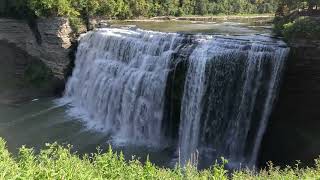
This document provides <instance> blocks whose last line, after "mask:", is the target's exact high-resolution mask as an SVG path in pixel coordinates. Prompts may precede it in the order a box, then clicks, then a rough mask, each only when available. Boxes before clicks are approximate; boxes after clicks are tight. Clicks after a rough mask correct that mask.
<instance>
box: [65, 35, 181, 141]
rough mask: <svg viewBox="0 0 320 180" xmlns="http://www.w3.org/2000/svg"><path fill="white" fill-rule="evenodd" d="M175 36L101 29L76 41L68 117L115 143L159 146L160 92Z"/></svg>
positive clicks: (175, 44) (176, 44) (177, 43)
mask: <svg viewBox="0 0 320 180" xmlns="http://www.w3.org/2000/svg"><path fill="white" fill-rule="evenodd" d="M181 40H182V38H180V37H178V36H177V34H167V33H154V32H148V31H139V30H138V31H129V30H123V29H104V30H99V31H96V32H89V33H88V34H86V35H85V36H83V37H82V38H81V43H80V45H79V47H78V52H77V56H76V66H75V70H74V72H73V75H72V78H70V80H69V82H68V85H67V88H66V95H65V98H66V99H68V100H69V101H71V102H72V104H73V107H74V108H72V109H71V113H72V114H79V113H80V114H81V113H83V112H87V113H86V114H87V117H86V122H87V123H88V124H89V125H90V126H91V127H94V128H96V129H98V130H101V131H104V132H108V133H110V134H112V135H113V137H114V139H115V140H117V141H118V142H119V143H126V142H130V143H134V144H135V143H145V144H150V145H160V141H161V137H162V132H161V125H162V120H163V118H162V117H163V111H164V100H165V97H164V96H165V87H166V81H167V76H168V72H169V69H170V67H171V62H172V61H171V56H172V55H173V54H174V53H175V52H176V51H177V49H178V48H179V46H180V45H181Z"/></svg>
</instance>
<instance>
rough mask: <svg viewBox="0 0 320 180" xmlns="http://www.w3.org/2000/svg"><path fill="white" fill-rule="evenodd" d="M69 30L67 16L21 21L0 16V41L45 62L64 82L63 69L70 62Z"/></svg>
mask: <svg viewBox="0 0 320 180" xmlns="http://www.w3.org/2000/svg"><path fill="white" fill-rule="evenodd" d="M71 32H72V29H71V27H70V25H69V21H68V19H67V18H49V19H38V20H37V22H36V23H32V24H30V23H28V22H27V21H24V20H16V19H0V41H1V43H2V44H5V43H6V44H11V46H12V45H13V46H15V47H16V48H17V49H19V50H22V51H24V52H26V53H27V54H28V55H30V56H32V57H33V58H35V59H39V60H41V61H42V62H44V64H46V65H47V66H48V67H49V69H50V70H51V71H52V72H53V75H54V76H55V77H56V78H57V79H60V80H63V81H64V71H65V69H66V68H67V66H68V65H69V63H70V60H69V52H70V47H71V45H72V43H71V38H70V34H71ZM0 58H1V57H0Z"/></svg>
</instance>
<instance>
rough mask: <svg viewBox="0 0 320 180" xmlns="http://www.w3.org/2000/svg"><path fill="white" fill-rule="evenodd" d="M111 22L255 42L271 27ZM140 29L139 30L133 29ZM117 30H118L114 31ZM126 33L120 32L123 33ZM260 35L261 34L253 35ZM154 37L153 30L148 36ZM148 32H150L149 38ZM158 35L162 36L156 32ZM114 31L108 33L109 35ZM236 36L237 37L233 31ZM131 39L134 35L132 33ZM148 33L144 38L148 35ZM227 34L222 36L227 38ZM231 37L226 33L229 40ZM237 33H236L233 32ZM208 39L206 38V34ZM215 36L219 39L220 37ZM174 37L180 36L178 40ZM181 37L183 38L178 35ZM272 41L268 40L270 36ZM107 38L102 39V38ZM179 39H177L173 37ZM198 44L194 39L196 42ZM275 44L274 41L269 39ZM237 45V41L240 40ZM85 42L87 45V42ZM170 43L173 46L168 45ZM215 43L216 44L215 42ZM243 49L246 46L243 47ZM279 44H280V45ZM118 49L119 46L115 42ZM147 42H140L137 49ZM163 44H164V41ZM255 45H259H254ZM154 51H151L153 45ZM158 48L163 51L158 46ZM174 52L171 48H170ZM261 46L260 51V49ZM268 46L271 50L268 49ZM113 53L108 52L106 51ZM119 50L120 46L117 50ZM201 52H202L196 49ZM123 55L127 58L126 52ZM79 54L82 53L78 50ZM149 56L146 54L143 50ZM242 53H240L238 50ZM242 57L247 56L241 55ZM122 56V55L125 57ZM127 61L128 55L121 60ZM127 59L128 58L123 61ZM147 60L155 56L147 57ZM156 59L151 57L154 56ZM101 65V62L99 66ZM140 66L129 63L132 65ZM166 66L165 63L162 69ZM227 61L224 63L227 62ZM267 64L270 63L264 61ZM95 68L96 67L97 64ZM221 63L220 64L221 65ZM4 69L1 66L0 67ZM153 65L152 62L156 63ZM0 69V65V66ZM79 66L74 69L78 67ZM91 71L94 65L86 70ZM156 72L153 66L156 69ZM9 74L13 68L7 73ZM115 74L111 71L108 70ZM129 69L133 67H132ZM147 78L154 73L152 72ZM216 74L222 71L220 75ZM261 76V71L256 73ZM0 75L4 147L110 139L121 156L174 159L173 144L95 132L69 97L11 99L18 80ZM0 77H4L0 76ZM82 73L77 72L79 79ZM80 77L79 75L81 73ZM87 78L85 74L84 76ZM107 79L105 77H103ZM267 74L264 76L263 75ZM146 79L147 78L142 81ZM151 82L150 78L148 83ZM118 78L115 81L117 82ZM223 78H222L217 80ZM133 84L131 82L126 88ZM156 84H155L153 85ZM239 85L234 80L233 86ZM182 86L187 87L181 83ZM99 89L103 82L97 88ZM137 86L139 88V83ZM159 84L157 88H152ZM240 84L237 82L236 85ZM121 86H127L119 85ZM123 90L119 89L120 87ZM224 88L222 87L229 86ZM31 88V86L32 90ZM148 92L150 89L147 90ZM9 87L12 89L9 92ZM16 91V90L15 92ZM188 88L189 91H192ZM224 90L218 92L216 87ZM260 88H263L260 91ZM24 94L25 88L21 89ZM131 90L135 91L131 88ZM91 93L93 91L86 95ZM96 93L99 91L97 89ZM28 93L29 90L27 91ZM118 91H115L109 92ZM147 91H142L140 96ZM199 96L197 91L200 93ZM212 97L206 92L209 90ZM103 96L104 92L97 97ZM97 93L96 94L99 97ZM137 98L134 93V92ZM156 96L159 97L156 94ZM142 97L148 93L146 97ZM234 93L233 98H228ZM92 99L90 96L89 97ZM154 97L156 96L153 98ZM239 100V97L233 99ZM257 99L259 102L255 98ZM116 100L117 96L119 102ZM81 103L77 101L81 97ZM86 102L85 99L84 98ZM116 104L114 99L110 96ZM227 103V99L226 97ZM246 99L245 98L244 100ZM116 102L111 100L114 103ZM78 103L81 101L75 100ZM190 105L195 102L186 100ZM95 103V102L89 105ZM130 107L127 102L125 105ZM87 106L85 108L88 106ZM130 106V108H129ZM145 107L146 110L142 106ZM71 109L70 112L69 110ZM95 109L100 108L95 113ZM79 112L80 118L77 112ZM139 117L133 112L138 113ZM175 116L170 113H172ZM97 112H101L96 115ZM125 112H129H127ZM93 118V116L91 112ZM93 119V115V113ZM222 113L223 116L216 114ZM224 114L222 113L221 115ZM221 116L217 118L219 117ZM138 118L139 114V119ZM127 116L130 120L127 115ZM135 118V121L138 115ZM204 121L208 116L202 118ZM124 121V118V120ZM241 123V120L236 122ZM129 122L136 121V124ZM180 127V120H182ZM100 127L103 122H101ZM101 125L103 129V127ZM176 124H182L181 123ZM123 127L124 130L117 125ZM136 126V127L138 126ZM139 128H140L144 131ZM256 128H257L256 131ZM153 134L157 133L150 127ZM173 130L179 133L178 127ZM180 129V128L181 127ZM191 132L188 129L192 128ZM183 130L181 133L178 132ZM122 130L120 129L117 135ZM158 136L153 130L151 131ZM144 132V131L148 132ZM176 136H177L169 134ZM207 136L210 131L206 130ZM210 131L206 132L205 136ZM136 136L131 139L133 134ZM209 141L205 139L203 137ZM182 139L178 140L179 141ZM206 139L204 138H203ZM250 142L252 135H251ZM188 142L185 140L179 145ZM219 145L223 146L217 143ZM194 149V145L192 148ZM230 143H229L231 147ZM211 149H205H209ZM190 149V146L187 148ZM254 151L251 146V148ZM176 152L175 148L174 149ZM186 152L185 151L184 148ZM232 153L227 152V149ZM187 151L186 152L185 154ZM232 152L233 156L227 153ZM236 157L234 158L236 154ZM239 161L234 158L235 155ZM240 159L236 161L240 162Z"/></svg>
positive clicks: (164, 162)
mask: <svg viewBox="0 0 320 180" xmlns="http://www.w3.org/2000/svg"><path fill="white" fill-rule="evenodd" d="M111 26H112V27H114V28H116V27H125V29H128V28H129V29H134V30H133V31H131V30H129V32H125V33H128V34H130V33H135V30H136V28H141V29H146V30H153V31H161V32H170V33H171V32H181V33H182V34H199V33H200V34H219V35H220V36H230V35H242V36H241V37H240V36H239V38H240V41H241V42H242V41H244V42H247V40H246V37H248V38H249V40H248V42H249V41H250V39H251V38H250V37H251V36H253V35H255V40H254V44H259V39H261V42H265V38H267V39H268V40H267V44H268V43H269V41H270V38H268V36H270V34H271V31H270V28H271V26H270V24H269V22H265V21H264V22H263V23H262V22H243V21H235V22H216V23H214V22H209V23H202V22H176V23H172V22H167V21H164V22H119V21H117V22H113V23H112V24H111ZM138 31H139V30H138ZM117 33H118V32H117ZM125 33H123V32H119V34H116V35H115V36H114V37H121V38H126V36H128V38H132V37H131V35H127V34H125ZM124 34H125V35H124ZM257 34H260V35H257ZM152 36H153V35H152ZM152 36H150V37H151V38H152ZM155 36H159V35H158V34H155ZM160 36H162V35H160ZM114 37H113V36H112V37H111V38H114ZM235 37H237V36H235ZM134 38H136V37H135V36H134ZM148 38H149V37H148ZM229 38H230V37H228V38H227V39H229ZM232 38H234V37H231V39H232ZM237 38H238V37H237ZM209 39H210V38H209ZM219 39H220V38H219ZM178 41H179V40H178ZM181 41H183V39H182V40H181ZM271 41H273V40H271ZM159 42H160V43H163V42H162V41H159ZM275 42H276V40H275ZM105 43H107V41H106V42H105ZM178 43H180V41H179V42H178ZM197 43H198V42H197ZM272 43H274V42H272ZM240 45H241V46H242V43H240ZM89 46H90V45H89ZM171 46H175V45H171ZM214 46H215V45H214ZM245 46H246V45H244V47H243V48H244V49H245V50H246V49H247V47H245ZM281 46H283V45H281ZM119 47H120V48H121V46H119ZM143 47H146V46H142V47H141V48H143ZM164 48H167V47H166V46H164ZM203 48H207V45H204V46H203ZM227 48H234V47H227ZM258 49H259V48H258ZM152 51H153V50H152ZM158 51H159V50H155V55H158V54H159V53H160V54H161V52H158ZM161 51H164V50H163V49H162V50H161ZM172 51H174V50H172ZM259 51H260V50H259ZM267 51H272V50H269V49H267ZM110 52H111V53H112V51H111V50H110ZM119 52H120V51H119ZM199 53H201V52H199ZM129 54H130V53H128V55H126V57H130V55H129ZM78 56H79V57H80V56H81V55H78ZM148 56H149V55H148ZM163 56H164V57H163V60H166V57H167V54H166V53H165V54H164V55H163ZM241 56H243V55H241ZM135 58H137V60H139V58H138V57H135ZM245 58H246V57H245ZM125 59H126V58H125ZM126 61H127V59H126ZM128 61H130V60H128ZM151 61H154V60H153V59H151ZM155 61H156V60H155ZM97 63H102V62H100V61H97ZM102 66H105V64H102ZM102 66H100V67H102ZM112 66H113V67H112V68H111V69H109V68H106V69H105V71H115V70H114V67H116V66H117V64H113V65H112ZM136 66H137V67H138V66H139V65H134V68H137V67H136ZM145 66H150V68H151V69H152V70H148V71H153V69H154V68H152V67H151V65H150V64H146V65H145ZM165 66H167V65H164V67H163V68H164V69H166V68H167V67H165ZM227 66H229V65H227ZM268 66H269V65H268ZM97 67H98V66H97ZM221 67H222V68H223V67H224V65H222V66H221ZM2 68H3V67H2ZM214 68H219V67H214ZM155 69H157V67H156V68H155ZM0 70H1V69H0ZM78 70H79V69H78ZM91 70H94V69H91ZM96 70H97V71H101V69H96ZM232 71H237V70H235V69H232ZM157 72H158V71H157ZM159 72H160V73H166V72H167V70H166V71H163V72H162V71H161V69H159ZM1 73H6V74H7V73H10V72H6V71H1V72H0V75H1ZM11 73H13V72H11ZM113 73H115V74H116V72H113ZM133 73H134V72H133ZM142 76H144V77H145V76H147V75H145V74H144V75H142ZM142 76H140V75H137V76H136V77H128V78H142ZM151 76H152V77H151V79H152V78H153V77H155V76H153V75H151ZM221 76H224V75H223V74H221ZM261 76H265V75H261ZM2 77H3V78H0V82H1V85H0V137H3V138H5V140H6V141H7V146H8V148H9V150H10V151H11V152H13V153H14V154H16V153H17V152H18V148H19V147H21V146H22V145H27V146H28V147H34V148H35V149H36V150H39V149H40V148H42V147H44V146H45V143H53V142H58V143H60V144H72V145H73V147H74V148H73V150H74V151H77V152H79V153H80V154H84V153H92V152H96V148H97V147H98V146H100V147H101V148H102V149H106V148H108V146H109V144H111V145H112V146H113V148H114V149H115V150H119V151H123V152H124V155H125V156H126V157H127V159H131V156H133V155H135V156H136V157H138V158H140V159H141V160H142V161H144V160H145V159H146V157H147V156H148V155H149V158H150V160H151V161H152V162H154V163H156V164H157V165H159V166H166V167H173V166H174V164H175V163H176V162H177V158H178V157H177V148H176V147H174V146H172V145H168V146H165V147H162V148H155V147H154V146H148V145H145V144H144V145H138V144H130V143H129V144H128V143H119V142H118V141H116V142H115V141H114V139H115V138H113V135H112V133H110V132H107V131H100V130H97V127H94V128H92V127H90V125H88V124H90V123H88V117H89V118H90V117H91V116H90V114H89V115H88V113H87V112H86V113H84V114H81V112H80V113H78V114H77V115H74V106H75V105H74V104H73V103H72V102H70V101H64V100H61V99H56V98H50V97H43V96H41V97H37V96H36V93H35V92H32V93H30V94H32V96H30V98H24V99H23V100H20V101H19V100H16V99H15V100H14V101H13V100H12V99H14V98H12V97H10V96H14V94H17V93H16V92H15V91H16V89H19V86H18V85H15V84H14V85H12V83H7V82H11V80H12V82H14V81H16V79H15V77H14V76H7V75H6V76H5V75H4V74H3V76H2ZM4 77H5V78H4ZM80 78H82V77H79V79H80ZM83 78H84V77H83ZM87 78H88V77H87ZM108 78H109V77H108ZM267 79H268V78H267ZM100 80H101V81H105V79H100ZM155 80H159V81H163V82H166V81H167V77H166V76H164V77H161V78H160V79H158V78H155ZM146 82H147V81H146ZM151 82H152V81H150V83H151ZM119 83H120V82H119ZM221 83H222V84H223V83H226V82H221ZM153 85H154V84H149V85H148V84H146V86H150V88H154V87H153ZM126 86H128V87H127V89H128V91H129V90H130V91H135V88H136V87H135V85H126ZM130 86H132V87H130ZM157 86H159V85H157ZM210 86H213V87H215V86H220V85H216V84H212V85H210ZM236 86H238V85H236ZM115 87H117V84H115V85H114V87H113V88H115ZM186 87H187V86H186ZM97 88H98V89H99V88H102V85H101V86H99V87H97ZM140 88H141V87H140ZM157 88H159V87H157ZM165 88H166V87H165V86H164V87H162V88H159V89H154V90H156V91H159V90H160V92H163V93H165ZM239 88H240V87H239ZM124 89H125V90H126V88H124ZM125 90H124V91H125ZM229 90H230V89H228V90H227V91H229ZM32 91H33V90H32ZM68 91H69V95H70V96H73V95H71V94H73V93H74V92H72V91H73V90H70V89H69V90H68ZM148 91H150V90H148ZM191 91H195V92H194V93H198V90H191ZM10 92H15V93H12V94H13V95H12V94H11V95H10ZM145 92H146V94H148V92H147V90H145ZM19 93H21V92H19ZM84 93H87V92H81V93H80V94H81V95H80V94H79V96H78V97H77V98H81V97H82V95H83V94H84ZM191 93H193V92H191ZM221 93H222V94H223V92H221ZM262 93H265V92H262ZM26 94H29V93H26ZM133 94H135V93H133ZM91 95H92V94H91ZM97 95H98V94H97ZM26 96H28V95H26ZM114 96H117V95H114ZM145 96H147V95H145ZM199 96H202V95H199ZM209 96H211V95H209ZM232 96H237V95H232ZM83 97H85V98H84V99H86V98H88V100H92V98H91V97H90V95H84V96H83ZM101 97H104V96H101ZM101 97H100V98H101ZM134 97H136V96H134ZM159 97H160V96H159ZM127 98H129V99H131V98H133V96H132V97H127ZM146 98H147V97H146ZM210 98H216V95H212V97H210ZM232 98H235V97H232ZM129 99H128V103H129V104H130V103H131V100H129ZM92 101H93V100H92ZM155 101H157V100H155ZM217 101H223V100H222V99H217ZM237 101H239V102H240V101H241V100H237ZM259 101H263V100H261V99H259ZM119 102H121V101H119ZM81 103H82V102H81ZM81 103H80V104H81ZM84 103H88V104H89V102H84ZM90 103H93V104H94V103H95V102H90ZM115 103H117V101H115ZM141 103H144V101H141ZM164 103H165V102H162V100H159V102H157V103H156V104H155V105H154V104H152V105H150V106H159V107H153V109H151V110H155V111H157V112H158V111H159V113H162V111H165V110H163V109H162V106H163V105H164ZM228 103H229V102H228ZM244 103H248V102H244ZM113 105H115V104H113ZM79 106H80V105H79ZM99 106H103V105H102V104H100V105H97V107H99ZM190 106H191V107H192V106H194V105H190ZM137 107H138V108H141V109H139V111H141V112H142V111H144V110H143V109H145V108H147V107H146V106H145V105H141V107H140V105H139V106H137ZM81 108H86V107H77V110H79V109H80V110H81ZM92 108H94V107H92ZM128 108H129V106H128ZM89 109H90V108H89ZM128 110H129V109H128ZM145 110H146V111H148V110H150V109H148V108H147V109H145ZM70 111H71V112H70ZM84 111H90V110H88V109H85V110H84ZM141 112H140V115H139V116H141V118H142V119H143V120H146V117H145V116H147V117H149V116H150V117H151V118H153V119H156V120H157V121H158V119H160V118H159V117H158V115H153V114H145V115H144V113H143V112H142V113H141ZM98 113H99V112H98ZM82 115H83V117H82ZM114 116H115V117H116V116H121V117H122V116H123V117H125V118H127V117H126V115H125V114H124V113H118V114H117V113H115V115H114ZM137 116H138V115H137ZM173 116H174V115H173ZM99 117H100V116H99ZM128 117H129V116H128ZM92 118H93V117H92ZM94 118H96V117H94ZM221 118H222V117H221ZM223 118H225V117H223ZM223 118H222V119H223ZM138 119H139V118H138ZM128 120H129V119H128ZM137 121H138V120H137ZM206 121H207V120H206ZM128 122H129V121H128ZM119 123H120V124H121V123H125V122H124V121H121V120H120V121H119V122H117V123H116V124H119ZM137 123H138V124H139V123H145V122H137ZM240 123H241V122H240ZM134 126H137V125H136V124H135V125H134ZM181 126H182V125H181ZM103 128H105V127H103ZM103 128H102V129H103ZM143 128H147V125H143ZM180 129H181V127H180ZM119 130H121V131H123V129H121V128H120V129H119ZM137 131H139V129H137ZM144 131H145V130H144V129H143V130H142V132H143V133H144ZM255 131H256V130H255ZM143 133H142V134H138V135H137V137H135V138H138V139H139V138H144V135H143ZM154 133H156V132H154ZM177 133H178V132H177ZM181 133H182V132H181ZM191 133H192V132H191ZM182 134H183V133H182ZM121 135H123V134H121ZM131 135H133V136H136V134H135V133H134V132H133V134H131ZM155 135H157V134H155ZM148 136H149V135H148ZM173 136H177V135H173ZM206 136H209V135H206ZM210 136H211V135H210ZM134 140H135V139H134ZM149 140H150V141H152V140H154V139H153V138H151V139H148V142H149ZM208 140H209V139H208ZM172 141H173V143H172V144H179V141H181V142H180V144H185V142H184V141H185V140H179V138H177V139H174V138H173V140H172ZM182 141H183V142H182ZM206 141H207V140H206ZM252 141H255V140H252ZM248 143H253V142H248ZM183 146H187V145H183ZM222 146H224V145H222ZM193 148H195V147H193ZM233 148H234V147H233ZM209 149H210V148H209ZM190 151H191V150H190ZM205 151H208V152H209V153H210V150H208V149H206V150H205ZM252 151H254V150H252ZM179 153H180V152H179ZM188 153H189V152H188ZM231 154H232V153H231ZM186 156H188V155H186ZM230 156H232V155H230ZM212 158H213V157H203V158H202V159H200V161H201V166H200V167H208V166H209V165H210V164H211V163H212V162H213V161H214V159H212ZM235 158H238V157H236V156H235ZM237 160H238V159H237ZM240 162H241V161H240Z"/></svg>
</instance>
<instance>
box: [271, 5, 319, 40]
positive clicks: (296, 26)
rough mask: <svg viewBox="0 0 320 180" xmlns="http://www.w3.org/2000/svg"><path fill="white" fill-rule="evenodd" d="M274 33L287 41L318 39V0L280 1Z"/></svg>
mask: <svg viewBox="0 0 320 180" xmlns="http://www.w3.org/2000/svg"><path fill="white" fill-rule="evenodd" d="M274 24H275V28H274V30H275V32H276V33H277V34H278V35H282V36H284V37H285V39H286V40H287V41H289V42H290V41H292V40H297V39H305V40H319V39H320V0H293V1H291V0H290V1H289V0H281V1H280V3H279V7H278V10H277V11H276V17H275V20H274Z"/></svg>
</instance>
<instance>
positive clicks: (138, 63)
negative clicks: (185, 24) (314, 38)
mask: <svg viewBox="0 0 320 180" xmlns="http://www.w3.org/2000/svg"><path fill="white" fill-rule="evenodd" d="M288 51H289V50H288V48H287V47H286V46H285V45H284V44H283V43H282V42H281V41H279V40H275V39H272V38H269V37H263V36H234V37H224V36H214V35H210V36H209V35H207V36H205V35H181V34H176V33H160V32H151V31H144V30H139V29H138V30H124V29H113V28H110V29H100V30H97V31H93V32H89V33H87V34H85V35H84V36H82V37H81V40H80V44H79V47H78V51H77V55H76V66H75V69H74V72H73V75H72V77H71V78H70V79H69V81H68V84H67V87H66V91H65V96H64V98H63V101H66V102H70V104H71V108H70V109H69V110H68V111H69V113H70V114H71V115H73V116H81V118H82V119H83V120H84V121H85V122H86V123H87V125H88V126H89V127H90V128H95V129H97V130H99V131H102V132H105V133H108V134H110V136H111V137H112V139H113V140H114V141H115V142H116V143H124V144H127V143H133V144H145V145H150V146H156V147H163V146H164V144H166V143H168V142H170V145H171V146H172V147H175V148H176V150H177V152H178V151H179V156H180V161H181V162H180V163H182V164H185V163H186V162H187V161H188V160H189V159H190V156H191V154H192V153H195V152H196V151H198V152H200V155H204V156H205V155H210V156H212V157H213V158H218V157H221V156H223V157H225V158H227V159H230V160H231V161H234V162H239V163H247V164H249V165H254V164H255V161H256V156H257V154H258V151H259V147H260V143H261V139H262V136H263V133H264V131H265V128H266V124H267V122H268V119H269V116H270V114H271V111H272V106H273V104H274V101H275V98H276V96H277V92H278V88H279V82H280V80H281V73H282V69H283V66H284V63H285V59H286V56H287V54H288ZM183 52H184V53H183ZM185 52H187V53H185ZM178 57H180V58H178ZM181 57H183V58H181ZM178 59H179V60H178ZM177 61H183V62H184V63H185V64H187V65H186V70H185V72H184V73H180V74H176V73H173V72H175V71H176V68H177ZM180 71H181V70H180ZM180 71H179V72H180ZM171 74H175V75H174V76H183V78H180V79H183V80H180V79H178V80H174V79H175V77H172V76H171ZM174 83H176V84H177V83H183V84H182V87H183V88H181V89H174V88H175V86H171V85H170V84H174ZM168 91H178V92H179V93H180V94H182V97H181V98H179V97H173V98H175V101H178V102H180V103H177V104H179V105H180V104H181V107H178V108H175V109H180V112H170V110H168V108H172V106H174V105H173V104H172V102H171V101H170V100H169V97H167V93H168ZM179 93H178V94H179ZM168 104H169V105H168ZM168 112H170V113H171V114H174V116H172V115H171V116H172V117H175V118H176V119H174V120H173V119H172V118H168V115H167V113H168ZM177 117H178V118H177ZM168 124H170V128H171V129H170V131H171V132H173V133H175V135H172V133H171V135H168V134H166V133H165V132H167V131H169V130H168V127H169V125H168ZM169 134H170V133H169Z"/></svg>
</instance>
